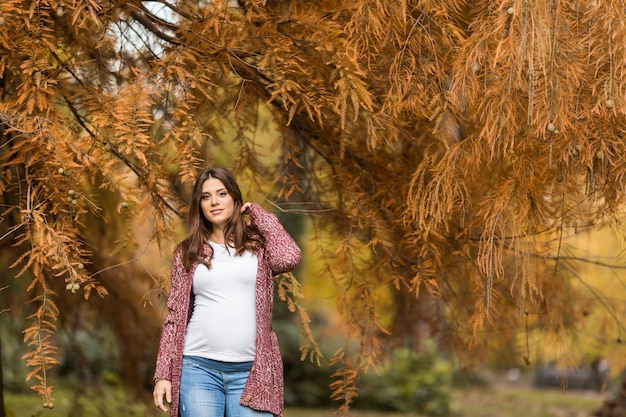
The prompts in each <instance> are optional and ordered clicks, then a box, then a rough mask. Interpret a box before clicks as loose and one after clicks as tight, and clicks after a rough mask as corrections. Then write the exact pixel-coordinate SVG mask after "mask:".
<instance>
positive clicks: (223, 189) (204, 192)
mask: <svg viewBox="0 0 626 417" xmlns="http://www.w3.org/2000/svg"><path fill="white" fill-rule="evenodd" d="M220 191H228V190H227V189H226V187H224V188H220V189H219V190H216V191H215V192H216V193H219V192H220ZM207 194H211V193H210V192H208V191H203V192H202V195H207Z"/></svg>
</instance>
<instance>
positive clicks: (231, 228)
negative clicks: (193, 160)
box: [179, 167, 264, 269]
mask: <svg viewBox="0 0 626 417" xmlns="http://www.w3.org/2000/svg"><path fill="white" fill-rule="evenodd" d="M209 178H215V179H218V180H220V181H222V183H223V184H224V187H226V191H227V192H228V194H229V195H230V196H231V197H232V198H233V201H234V207H233V215H232V217H231V218H230V219H229V220H228V222H227V223H226V226H225V227H224V243H226V244H227V245H228V246H229V247H232V248H234V249H235V255H241V254H242V253H243V252H244V251H245V250H246V249H247V250H250V251H251V252H256V251H257V250H258V249H259V248H260V247H262V246H263V244H264V241H263V237H262V236H261V234H260V233H259V232H258V231H257V230H256V229H254V228H253V227H251V226H250V225H248V224H247V223H246V219H245V217H244V215H243V214H242V213H241V207H242V206H243V197H242V195H241V190H240V189H239V185H238V184H237V181H236V180H235V177H234V175H233V174H232V173H231V172H230V171H228V170H227V169H226V168H220V167H214V168H207V169H205V170H204V171H202V172H201V173H200V175H199V176H198V179H197V180H196V183H195V184H194V186H193V190H192V192H191V203H190V205H189V214H188V216H187V235H186V236H185V239H184V240H183V241H182V242H181V243H180V245H179V247H180V248H181V250H182V252H183V253H182V255H183V265H185V268H187V269H189V268H191V265H192V264H193V263H194V262H196V261H200V262H202V263H204V264H206V265H207V266H208V267H210V266H211V260H210V259H208V260H205V259H202V257H201V256H200V255H201V251H202V246H203V245H204V244H205V243H208V241H209V236H211V234H212V233H213V225H212V224H211V222H210V221H208V220H207V219H206V217H204V214H202V210H201V208H200V199H201V197H202V185H203V184H204V182H205V181H206V180H208V179H209Z"/></svg>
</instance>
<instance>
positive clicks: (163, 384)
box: [152, 379, 172, 413]
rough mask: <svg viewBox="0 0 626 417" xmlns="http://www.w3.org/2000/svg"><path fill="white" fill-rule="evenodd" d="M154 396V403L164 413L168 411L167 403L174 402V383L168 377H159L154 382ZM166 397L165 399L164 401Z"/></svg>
mask: <svg viewBox="0 0 626 417" xmlns="http://www.w3.org/2000/svg"><path fill="white" fill-rule="evenodd" d="M152 397H153V398H154V405H156V406H157V408H158V409H159V410H161V411H163V412H164V413H167V406H166V405H165V403H166V402H167V403H168V404H170V403H171V402H172V383H171V382H170V381H168V380H167V379H159V380H158V381H157V382H156V384H154V391H152ZM164 397H165V401H163V399H164Z"/></svg>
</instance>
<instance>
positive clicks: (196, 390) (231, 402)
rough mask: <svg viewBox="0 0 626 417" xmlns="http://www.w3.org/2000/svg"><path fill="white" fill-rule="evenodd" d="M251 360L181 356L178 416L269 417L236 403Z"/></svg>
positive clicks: (264, 413) (267, 414)
mask: <svg viewBox="0 0 626 417" xmlns="http://www.w3.org/2000/svg"><path fill="white" fill-rule="evenodd" d="M251 366H252V362H243V363H229V362H220V361H214V360H211V359H206V358H201V357H197V356H184V357H183V370H182V375H181V378H180V397H179V407H178V408H179V412H178V413H179V415H180V416H181V417H272V414H271V413H270V412H267V411H258V410H253V409H252V408H249V407H245V406H243V405H240V404H239V399H240V398H241V394H242V392H243V387H244V386H245V385H246V381H247V380H248V375H249V374H250V368H251Z"/></svg>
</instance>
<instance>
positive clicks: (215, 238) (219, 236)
mask: <svg viewBox="0 0 626 417" xmlns="http://www.w3.org/2000/svg"><path fill="white" fill-rule="evenodd" d="M209 239H210V240H211V242H215V243H219V244H222V245H223V244H225V243H226V241H225V239H224V229H214V230H213V233H211V236H209Z"/></svg>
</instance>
